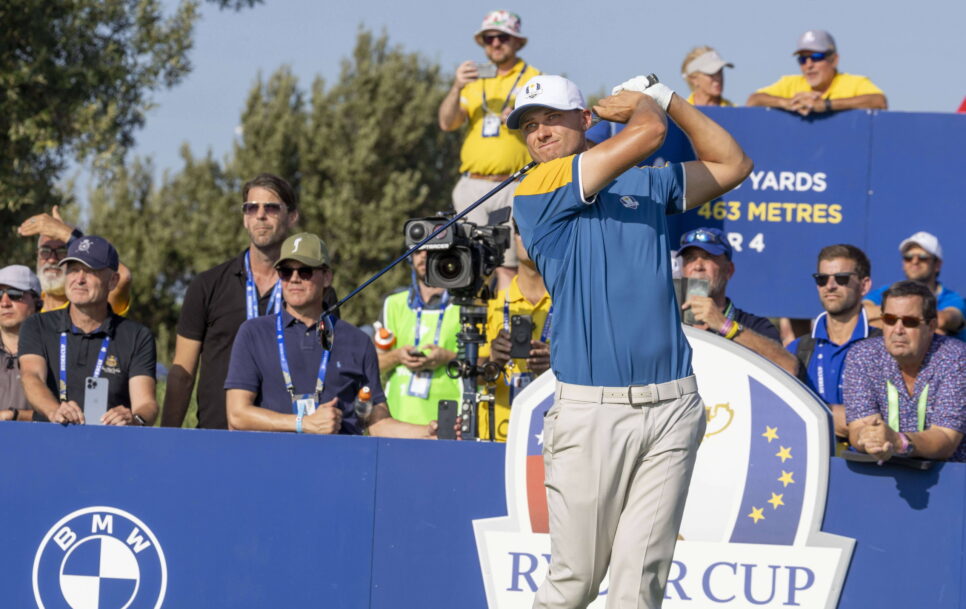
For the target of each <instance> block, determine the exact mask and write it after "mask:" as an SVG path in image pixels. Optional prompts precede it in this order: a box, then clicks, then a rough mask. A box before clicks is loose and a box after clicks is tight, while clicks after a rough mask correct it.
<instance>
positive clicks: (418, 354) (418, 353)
mask: <svg viewBox="0 0 966 609" xmlns="http://www.w3.org/2000/svg"><path fill="white" fill-rule="evenodd" d="M409 355H411V356H412V357H426V354H425V353H423V352H422V351H420V350H419V349H410V350H409Z"/></svg>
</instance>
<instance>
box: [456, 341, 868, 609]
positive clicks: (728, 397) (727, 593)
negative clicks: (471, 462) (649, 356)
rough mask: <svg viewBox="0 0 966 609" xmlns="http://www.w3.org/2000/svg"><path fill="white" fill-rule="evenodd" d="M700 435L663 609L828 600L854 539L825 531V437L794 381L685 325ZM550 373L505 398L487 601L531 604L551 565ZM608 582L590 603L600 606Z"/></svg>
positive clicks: (829, 604)
mask: <svg viewBox="0 0 966 609" xmlns="http://www.w3.org/2000/svg"><path fill="white" fill-rule="evenodd" d="M685 334H686V335H687V337H688V340H689V341H690V343H691V347H692V349H693V351H694V359H693V362H694V371H695V374H696V375H697V379H698V391H699V393H700V394H701V397H702V398H703V400H704V403H705V408H706V412H707V414H706V416H707V424H708V425H707V432H706V434H705V437H704V440H703V442H702V444H701V447H700V449H699V450H698V458H697V463H696V465H695V470H694V475H693V477H692V480H691V486H690V491H689V495H688V502H687V507H686V509H685V513H684V520H683V522H682V525H681V530H680V536H679V541H678V543H677V547H676V549H675V553H674V561H673V564H672V565H671V570H670V574H669V578H668V584H667V589H666V592H665V601H664V607H665V608H667V609H673V608H675V607H708V606H715V607H723V608H727V609H739V608H742V609H743V608H751V607H756V608H759V607H796V606H799V607H813V608H818V607H824V608H826V609H834V607H835V606H836V604H837V602H838V598H839V594H840V592H841V589H842V585H843V582H844V580H845V573H846V570H847V568H848V565H849V561H850V559H851V556H852V551H853V548H854V543H855V542H854V540H852V539H849V538H845V537H840V536H836V535H831V534H828V533H823V532H822V531H821V524H822V515H823V514H824V511H825V500H826V492H827V489H828V469H829V456H830V454H831V434H830V427H829V412H828V410H827V409H826V407H825V405H824V404H823V403H822V402H821V401H820V400H819V399H818V398H817V397H816V396H815V395H814V394H813V393H811V392H810V391H809V390H808V389H806V388H805V387H804V386H803V385H801V383H799V382H798V381H797V380H796V379H794V378H793V377H791V376H790V375H788V374H787V373H785V372H784V371H783V370H781V369H779V368H778V367H777V366H775V365H774V364H772V363H770V362H768V361H766V360H765V359H764V358H762V357H759V356H758V355H757V354H755V353H753V352H751V351H749V350H747V349H745V348H744V347H741V346H740V345H735V344H734V343H732V342H731V341H727V340H725V339H723V338H721V337H719V336H717V335H715V334H713V333H710V332H703V331H700V330H695V329H693V328H689V327H685ZM553 389H554V378H553V375H552V374H551V373H546V374H544V375H543V376H541V377H540V378H539V379H537V380H536V381H534V382H533V383H531V384H530V386H529V387H527V389H526V390H525V391H524V392H522V393H521V394H520V396H519V397H518V398H517V400H516V401H515V402H514V404H513V417H512V418H511V421H510V431H509V436H508V438H507V453H506V496H507V513H508V515H507V516H505V517H501V518H488V519H482V520H476V521H474V522H473V526H474V530H475V534H476V541H477V550H478V554H479V559H480V566H481V569H482V573H483V580H484V586H485V588H486V597H487V603H488V606H489V607H490V609H515V608H520V609H529V607H531V605H532V603H533V597H534V593H535V592H536V590H537V588H538V587H539V585H540V583H541V582H542V580H543V579H544V577H545V576H546V573H547V566H548V564H549V562H550V537H549V535H548V530H549V528H548V516H547V500H546V493H545V489H544V487H543V471H544V470H543V457H542V432H543V415H544V413H545V412H546V411H547V410H548V409H549V408H550V406H551V405H552V403H553ZM606 594H607V580H606V578H605V580H604V583H603V584H602V586H601V592H600V596H599V597H598V599H597V600H596V601H594V603H593V604H591V605H590V606H591V607H592V608H597V609H602V608H603V607H604V605H605V603H606Z"/></svg>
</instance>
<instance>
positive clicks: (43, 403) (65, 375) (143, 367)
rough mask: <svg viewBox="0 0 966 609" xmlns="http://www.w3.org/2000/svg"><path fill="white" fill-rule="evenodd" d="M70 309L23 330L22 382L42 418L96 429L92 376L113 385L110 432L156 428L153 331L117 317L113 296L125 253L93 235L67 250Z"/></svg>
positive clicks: (35, 319) (38, 318)
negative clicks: (88, 399)
mask: <svg viewBox="0 0 966 609" xmlns="http://www.w3.org/2000/svg"><path fill="white" fill-rule="evenodd" d="M60 264H61V266H66V267H67V270H66V273H65V277H66V294H67V300H68V302H69V305H68V307H67V308H66V309H57V310H54V311H48V312H46V313H41V314H39V315H32V316H30V317H28V318H27V319H26V320H25V321H24V323H23V326H22V327H21V329H20V345H19V349H20V380H21V382H22V383H23V389H24V395H26V397H27V402H28V403H29V404H30V405H31V407H33V409H34V418H35V419H37V420H42V421H46V420H50V421H52V422H54V423H77V424H80V423H94V421H89V420H87V419H86V417H85V415H84V401H85V400H84V398H85V381H86V379H87V377H89V376H92V377H97V378H104V379H107V382H108V393H107V407H108V410H107V412H106V413H105V414H104V415H103V416H102V417H101V420H100V422H101V423H103V424H105V425H151V424H153V423H154V419H155V417H156V416H157V414H158V403H157V401H156V399H155V397H154V390H155V378H154V374H155V370H154V368H155V363H156V354H155V346H154V337H153V336H152V335H151V331H150V330H148V329H147V328H146V327H144V326H142V325H141V324H139V323H137V322H134V321H131V320H129V319H126V318H124V317H121V316H120V315H117V314H115V313H114V311H113V310H111V305H110V304H108V294H109V293H110V292H111V290H113V289H114V288H115V287H116V286H117V283H118V281H119V280H120V275H119V274H118V256H117V250H115V249H114V246H112V245H111V244H110V243H108V242H107V241H106V240H105V239H103V238H101V237H96V236H92V235H91V236H86V237H81V238H79V239H75V240H74V241H72V242H71V244H70V246H69V247H68V248H67V257H66V258H64V259H63V260H61V261H60Z"/></svg>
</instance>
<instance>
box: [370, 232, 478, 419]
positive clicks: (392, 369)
mask: <svg viewBox="0 0 966 609" xmlns="http://www.w3.org/2000/svg"><path fill="white" fill-rule="evenodd" d="M426 257H427V252H426V250H420V251H417V252H415V253H414V254H413V255H412V257H411V260H412V282H411V283H410V285H409V289H408V290H402V291H399V292H396V293H395V294H391V295H390V296H389V297H387V298H386V300H385V302H384V303H383V306H382V325H383V326H385V327H386V329H388V330H390V331H391V332H393V333H394V334H395V335H396V345H397V348H395V349H392V350H391V351H385V352H383V351H381V352H380V353H379V370H380V371H381V372H383V373H387V381H386V398H387V401H388V404H389V412H390V414H392V416H393V417H394V418H395V419H397V420H399V421H404V422H406V423H414V424H419V425H425V424H426V423H429V422H430V421H432V420H435V419H436V416H437V412H438V408H439V401H440V400H456V401H457V402H459V401H461V398H462V392H463V390H462V388H461V386H460V381H459V379H452V378H450V377H449V376H448V375H447V374H446V365H447V364H448V363H449V362H450V361H452V360H453V359H454V358H455V357H456V351H457V350H458V346H457V342H456V335H457V334H458V333H459V331H460V308H459V307H458V306H456V305H453V306H450V301H449V293H447V292H446V290H444V289H443V288H434V287H430V286H428V285H426Z"/></svg>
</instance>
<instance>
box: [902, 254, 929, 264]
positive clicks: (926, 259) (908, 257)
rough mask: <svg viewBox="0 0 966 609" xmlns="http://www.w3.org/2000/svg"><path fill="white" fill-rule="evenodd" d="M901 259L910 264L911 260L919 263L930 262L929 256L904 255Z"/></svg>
mask: <svg viewBox="0 0 966 609" xmlns="http://www.w3.org/2000/svg"><path fill="white" fill-rule="evenodd" d="M902 259H903V260H905V261H906V262H912V261H913V260H918V261H919V262H929V261H930V260H932V256H930V255H929V254H905V255H904V256H903V257H902Z"/></svg>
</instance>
